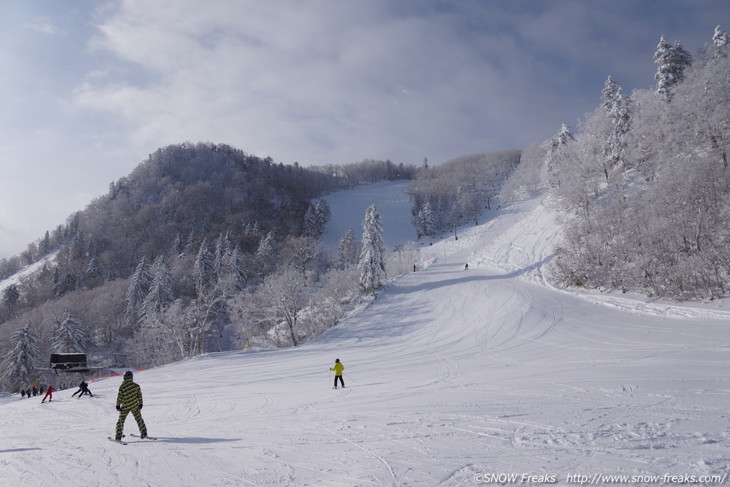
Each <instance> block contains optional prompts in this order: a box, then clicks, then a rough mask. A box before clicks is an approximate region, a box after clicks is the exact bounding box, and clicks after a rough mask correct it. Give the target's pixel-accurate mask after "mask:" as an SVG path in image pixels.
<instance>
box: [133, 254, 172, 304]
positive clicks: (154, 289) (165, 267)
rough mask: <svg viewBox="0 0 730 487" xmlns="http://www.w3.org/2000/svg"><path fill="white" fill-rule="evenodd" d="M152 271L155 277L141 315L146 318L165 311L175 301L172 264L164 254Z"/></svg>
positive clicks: (156, 260)
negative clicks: (171, 271)
mask: <svg viewBox="0 0 730 487" xmlns="http://www.w3.org/2000/svg"><path fill="white" fill-rule="evenodd" d="M152 270H153V272H154V277H153V278H152V285H151V286H150V292H149V293H148V294H147V296H146V297H145V299H144V301H143V302H142V308H141V315H142V316H143V317H145V318H149V317H151V316H153V315H154V314H157V313H161V312H163V311H165V310H166V309H167V308H169V307H170V305H171V304H172V303H173V302H174V301H175V292H174V290H173V285H172V274H171V273H170V264H169V263H168V261H167V257H166V256H165V255H164V254H162V255H160V256H159V257H157V258H156V259H155V262H154V263H153V264H152Z"/></svg>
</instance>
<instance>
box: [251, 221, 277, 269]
mask: <svg viewBox="0 0 730 487" xmlns="http://www.w3.org/2000/svg"><path fill="white" fill-rule="evenodd" d="M276 247H277V242H276V238H275V237H274V234H273V232H268V233H267V234H266V236H265V237H264V238H262V239H261V241H260V242H259V246H258V248H257V249H256V254H255V259H256V267H257V270H258V273H259V276H264V275H266V274H268V273H270V272H271V270H272V268H273V267H274V262H275V259H276Z"/></svg>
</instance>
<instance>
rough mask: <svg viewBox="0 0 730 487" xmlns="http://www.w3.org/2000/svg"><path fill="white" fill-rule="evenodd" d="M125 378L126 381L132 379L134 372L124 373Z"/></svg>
mask: <svg viewBox="0 0 730 487" xmlns="http://www.w3.org/2000/svg"><path fill="white" fill-rule="evenodd" d="M124 378H125V379H131V378H132V371H131V370H128V371H126V372H125V373H124Z"/></svg>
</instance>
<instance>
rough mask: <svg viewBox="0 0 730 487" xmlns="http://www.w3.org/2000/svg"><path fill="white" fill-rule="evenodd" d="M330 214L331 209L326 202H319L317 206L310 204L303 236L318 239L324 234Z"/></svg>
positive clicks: (305, 216)
mask: <svg viewBox="0 0 730 487" xmlns="http://www.w3.org/2000/svg"><path fill="white" fill-rule="evenodd" d="M330 214H331V210H330V207H329V205H328V204H327V202H326V201H325V200H318V201H317V203H315V204H311V203H310V204H309V206H308V207H307V212H306V213H305V214H304V223H303V224H302V234H303V235H304V236H306V237H312V238H318V237H319V236H320V235H322V233H324V229H325V226H326V225H327V222H328V221H329V219H330Z"/></svg>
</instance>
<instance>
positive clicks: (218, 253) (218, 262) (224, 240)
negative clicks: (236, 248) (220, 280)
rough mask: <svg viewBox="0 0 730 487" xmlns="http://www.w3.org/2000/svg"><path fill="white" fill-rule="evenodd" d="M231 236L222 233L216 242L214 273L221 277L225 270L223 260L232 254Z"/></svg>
mask: <svg viewBox="0 0 730 487" xmlns="http://www.w3.org/2000/svg"><path fill="white" fill-rule="evenodd" d="M229 240H230V235H229V234H228V232H225V233H223V232H221V234H220V235H219V236H218V238H217V239H216V241H215V252H214V253H213V273H214V275H216V276H219V275H220V273H221V270H222V268H223V259H224V258H225V256H226V255H228V254H229V253H230V248H229Z"/></svg>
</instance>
